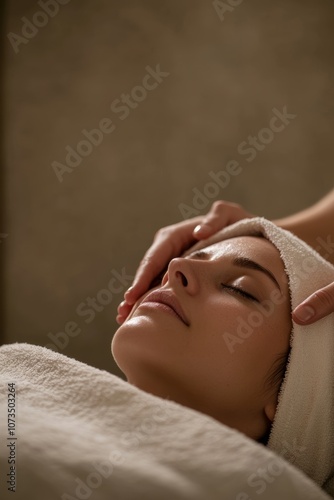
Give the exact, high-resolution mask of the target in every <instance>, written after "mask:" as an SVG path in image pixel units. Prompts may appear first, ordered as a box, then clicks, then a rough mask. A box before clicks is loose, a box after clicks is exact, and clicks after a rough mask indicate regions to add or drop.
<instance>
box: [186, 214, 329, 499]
mask: <svg viewBox="0 0 334 500" xmlns="http://www.w3.org/2000/svg"><path fill="white" fill-rule="evenodd" d="M257 233H261V234H262V235H263V236H264V237H266V238H267V239H268V240H270V241H271V242H272V243H273V244H274V245H275V246H276V248H277V249H278V250H279V252H280V255H281V258H282V260H283V263H284V265H285V271H286V273H287V276H288V279H289V288H290V294H291V306H292V309H294V308H295V307H296V306H297V305H298V304H299V303H300V302H302V301H303V300H304V299H305V298H307V297H308V296H309V295H310V294H311V293H312V292H315V291H316V290H318V289H320V288H321V287H323V286H326V285H328V284H329V283H331V282H333V281H334V266H332V265H331V264H330V263H329V262H327V261H326V260H324V259H323V258H322V257H321V256H320V255H319V254H318V253H317V252H315V251H314V250H313V249H312V248H311V247H310V246H308V245H307V244H306V243H305V242H303V241H301V240H300V239H299V238H297V237H296V236H294V235H293V234H292V233H290V232H288V231H285V230H283V229H281V228H278V227H277V226H276V225H275V224H273V223H272V222H270V221H267V220H266V219H263V218H261V217H255V218H253V219H245V220H242V221H240V222H237V223H235V224H233V225H231V226H228V227H226V228H225V229H223V230H222V231H220V232H218V233H216V234H215V235H214V236H212V237H211V238H208V239H207V240H203V241H201V242H199V243H198V244H196V245H195V246H194V247H192V249H191V251H193V250H195V249H200V248H203V247H205V246H208V245H211V244H213V243H215V242H218V241H221V240H224V239H228V238H233V237H236V236H246V235H252V234H253V235H256V234H257ZM328 236H329V241H328V242H326V240H322V239H320V238H319V244H323V245H324V246H326V245H327V249H328V250H329V252H330V251H331V239H330V236H331V235H328ZM290 344H291V354H290V359H289V362H288V366H287V370H286V374H285V378H284V381H283V383H282V386H281V390H280V394H279V403H278V408H277V410H276V415H275V419H274V422H273V426H272V430H271V434H270V439H269V443H268V446H269V448H270V449H272V450H274V451H275V452H277V453H279V454H280V453H282V452H283V451H284V445H283V443H284V442H289V443H294V444H295V451H294V450H291V451H290V452H289V454H286V450H285V451H284V456H285V458H287V459H288V460H289V461H290V462H291V463H293V464H294V465H296V466H297V467H299V468H300V469H301V470H302V471H303V472H305V473H306V474H307V475H308V476H310V477H311V478H312V479H313V480H314V481H316V482H317V483H318V484H319V485H320V486H322V487H323V488H324V489H325V490H326V491H327V492H328V493H330V494H331V495H332V496H334V314H330V315H329V316H327V317H326V318H323V319H322V320H320V321H318V322H316V323H314V324H312V325H309V326H300V325H297V324H294V326H293V331H292V334H291V342H290ZM301 450H302V452H301Z"/></svg>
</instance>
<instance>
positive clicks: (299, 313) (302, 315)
mask: <svg viewBox="0 0 334 500" xmlns="http://www.w3.org/2000/svg"><path fill="white" fill-rule="evenodd" d="M294 315H295V316H296V317H297V318H298V319H299V320H300V321H308V320H309V319H311V318H313V316H314V315H315V310H314V309H313V307H311V306H306V305H305V306H301V307H297V309H296V310H295V311H294Z"/></svg>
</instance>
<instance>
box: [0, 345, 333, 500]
mask: <svg viewBox="0 0 334 500" xmlns="http://www.w3.org/2000/svg"><path fill="white" fill-rule="evenodd" d="M8 383H15V395H16V396H15V401H16V416H15V418H12V420H15V427H14V428H13V426H10V429H9V430H12V432H14V436H8V428H7V422H8V420H7V416H8V414H7V411H8V405H7V403H8V401H9V400H10V401H12V399H13V398H12V397H11V398H10V399H8V397H7V396H8V393H9V389H10V388H11V387H13V386H10V387H8V385H7V384H8ZM11 394H12V393H11ZM10 407H13V405H12V404H11V405H10ZM13 429H14V431H13ZM14 437H17V440H14V439H13V438H14ZM10 443H12V444H10ZM291 444H292V443H288V442H287V443H285V446H286V449H287V450H288V449H289V447H291ZM10 446H11V447H12V449H10ZM8 457H11V459H12V460H14V461H15V464H14V470H11V471H10V470H9V468H10V467H12V466H13V465H12V464H9V463H8ZM7 474H11V475H12V481H13V484H14V487H15V488H16V492H15V493H12V492H11V491H9V490H8V489H7V488H8V487H9V486H10V484H7V480H10V479H11V476H10V475H9V476H7ZM0 498H1V500H5V499H7V498H8V499H15V500H26V499H27V498H31V499H34V500H56V499H57V500H78V499H80V500H88V499H89V500H110V499H115V500H130V499H131V500H132V499H133V500H141V499H143V500H157V499H159V500H171V499H173V500H223V499H230V500H254V499H256V498H259V499H261V500H282V499H285V498H289V499H290V498H291V499H292V498H293V499H294V500H328V499H329V497H328V495H327V494H325V493H324V492H323V491H322V490H321V489H320V488H319V487H318V486H317V485H316V484H315V483H314V482H313V481H311V480H310V479H309V478H308V477H307V476H306V475H304V474H303V473H302V472H300V471H299V470H298V469H296V468H295V467H294V466H292V465H291V464H289V463H288V462H287V461H285V460H284V459H282V458H280V457H278V456H277V455H276V454H275V453H274V452H272V451H271V450H269V449H268V448H266V447H264V446H263V445H260V444H258V443H256V442H255V441H253V440H251V439H249V438H247V437H246V436H244V435H243V434H241V433H239V432H237V431H235V430H233V429H230V428H228V427H226V426H224V425H222V424H220V423H219V422H217V421H216V420H213V419H212V418H210V417H208V416H206V415H203V414H201V413H198V412H196V411H194V410H191V409H189V408H185V407H183V406H180V405H178V404H176V403H173V402H170V401H164V400H162V399H160V398H157V397H155V396H152V395H150V394H147V393H145V392H143V391H140V390H139V389H137V388H135V387H134V386H132V385H130V384H128V383H127V382H125V381H123V380H121V379H120V378H118V377H116V376H114V375H111V374H110V373H107V372H105V371H101V370H98V369H96V368H93V367H91V366H88V365H85V364H83V363H80V362H78V361H76V360H74V359H71V358H68V357H66V356H64V355H62V354H59V353H55V352H53V351H51V350H48V349H46V348H43V347H39V346H33V345H28V344H11V345H4V346H2V347H1V348H0Z"/></svg>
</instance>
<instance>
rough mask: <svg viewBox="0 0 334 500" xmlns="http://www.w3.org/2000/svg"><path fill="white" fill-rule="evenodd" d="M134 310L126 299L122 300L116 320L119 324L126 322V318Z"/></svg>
mask: <svg viewBox="0 0 334 500" xmlns="http://www.w3.org/2000/svg"><path fill="white" fill-rule="evenodd" d="M131 311H132V306H130V305H129V304H127V303H126V302H125V301H123V302H121V304H119V306H118V308H117V316H116V321H117V323H118V324H120V325H121V324H122V323H124V321H125V320H126V318H127V317H128V316H129V314H130V312H131Z"/></svg>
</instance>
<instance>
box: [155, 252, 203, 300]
mask: <svg viewBox="0 0 334 500" xmlns="http://www.w3.org/2000/svg"><path fill="white" fill-rule="evenodd" d="M167 282H168V283H169V284H170V285H171V286H172V287H173V288H183V289H184V290H185V291H186V292H188V293H189V294H190V295H195V294H196V293H197V292H198V290H199V281H198V277H197V275H196V272H195V269H194V266H192V265H191V262H190V261H189V260H188V259H184V258H182V257H181V258H177V259H172V260H171V261H170V263H169V266H168V269H167V272H166V274H165V275H164V277H163V279H162V282H161V284H162V286H163V285H165V284H166V283H167Z"/></svg>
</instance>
